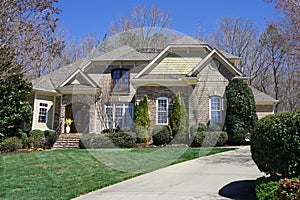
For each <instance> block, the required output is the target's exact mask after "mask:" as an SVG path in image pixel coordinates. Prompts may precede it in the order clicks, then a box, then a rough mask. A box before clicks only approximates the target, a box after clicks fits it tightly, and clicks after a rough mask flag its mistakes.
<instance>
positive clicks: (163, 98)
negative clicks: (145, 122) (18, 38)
mask: <svg viewBox="0 0 300 200" xmlns="http://www.w3.org/2000/svg"><path fill="white" fill-rule="evenodd" d="M158 100H166V103H167V110H166V114H167V115H166V116H167V122H166V123H158ZM168 116H169V102H168V98H167V97H158V98H157V99H156V125H168V123H169V118H168Z"/></svg>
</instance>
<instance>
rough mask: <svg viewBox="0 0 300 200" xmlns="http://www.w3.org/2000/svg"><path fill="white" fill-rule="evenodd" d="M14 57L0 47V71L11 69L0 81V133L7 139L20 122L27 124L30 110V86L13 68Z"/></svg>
mask: <svg viewBox="0 0 300 200" xmlns="http://www.w3.org/2000/svg"><path fill="white" fill-rule="evenodd" d="M14 59H15V56H14V55H13V54H12V53H11V51H10V50H9V49H8V48H6V47H0V70H1V71H2V70H6V69H13V71H14V72H13V73H11V72H9V73H8V75H9V76H7V77H6V78H5V79H1V80H0V93H1V99H0V133H1V134H3V135H5V136H6V137H8V136H9V135H8V134H9V132H10V131H9V129H10V128H18V127H19V126H20V124H21V123H22V122H29V121H30V117H31V108H30V106H29V103H28V101H27V96H28V95H29V93H30V92H31V84H30V83H28V82H26V81H25V80H24V78H23V74H22V72H21V71H20V67H18V66H14V65H15V62H14Z"/></svg>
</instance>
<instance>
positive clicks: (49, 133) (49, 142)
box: [44, 130, 56, 148]
mask: <svg viewBox="0 0 300 200" xmlns="http://www.w3.org/2000/svg"><path fill="white" fill-rule="evenodd" d="M44 135H45V138H46V141H45V145H46V146H47V147H48V148H51V147H52V146H53V145H54V143H55V137H56V136H55V131H54V130H45V131H44Z"/></svg>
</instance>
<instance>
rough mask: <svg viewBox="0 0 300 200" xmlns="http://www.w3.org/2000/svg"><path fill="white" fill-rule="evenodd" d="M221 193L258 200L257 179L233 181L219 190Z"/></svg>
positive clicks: (240, 198)
mask: <svg viewBox="0 0 300 200" xmlns="http://www.w3.org/2000/svg"><path fill="white" fill-rule="evenodd" d="M219 195H221V196H223V197H227V198H231V199H236V200H257V198H256V194H255V180H243V181H235V182H231V183H229V184H227V185H225V186H224V187H223V188H221V189H220V190H219Z"/></svg>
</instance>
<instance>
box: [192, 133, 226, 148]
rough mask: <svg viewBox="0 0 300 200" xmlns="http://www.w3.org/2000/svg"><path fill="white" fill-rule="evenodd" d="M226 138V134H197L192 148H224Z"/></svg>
mask: <svg viewBox="0 0 300 200" xmlns="http://www.w3.org/2000/svg"><path fill="white" fill-rule="evenodd" d="M227 140H228V136H227V133H226V132H223V131H214V132H198V133H197V134H196V136H195V138H194V141H193V143H192V146H194V147H213V146H224V144H225V143H226V142H227Z"/></svg>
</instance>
